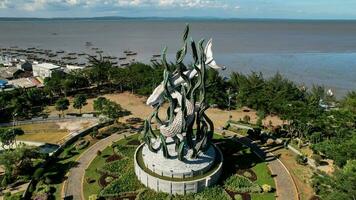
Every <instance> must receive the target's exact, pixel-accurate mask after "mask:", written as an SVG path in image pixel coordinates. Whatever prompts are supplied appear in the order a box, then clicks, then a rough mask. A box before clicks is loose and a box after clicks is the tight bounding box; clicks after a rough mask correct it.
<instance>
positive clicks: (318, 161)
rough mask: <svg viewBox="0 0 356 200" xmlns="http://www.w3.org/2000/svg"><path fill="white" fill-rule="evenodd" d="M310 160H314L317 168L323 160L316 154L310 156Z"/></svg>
mask: <svg viewBox="0 0 356 200" xmlns="http://www.w3.org/2000/svg"><path fill="white" fill-rule="evenodd" d="M312 159H314V161H315V164H316V165H317V166H319V165H320V164H321V161H322V159H323V158H322V157H321V156H320V155H318V154H313V155H312Z"/></svg>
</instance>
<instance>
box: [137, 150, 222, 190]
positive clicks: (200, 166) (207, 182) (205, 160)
mask: <svg viewBox="0 0 356 200" xmlns="http://www.w3.org/2000/svg"><path fill="white" fill-rule="evenodd" d="M172 146H174V145H172ZM171 148H172V147H169V152H170V153H172V154H171V156H172V157H171V158H169V159H167V158H164V157H163V154H162V152H161V151H158V152H157V153H154V152H151V151H150V150H149V149H148V147H147V146H146V145H145V144H141V145H140V146H139V147H138V148H137V150H136V152H135V157H134V159H135V173H136V176H137V177H138V179H139V180H140V181H141V182H142V183H143V184H144V185H145V186H147V187H149V188H151V189H153V190H155V191H159V192H165V193H169V194H180V195H183V194H186V193H196V192H200V191H202V190H203V189H204V188H206V187H209V186H211V185H214V184H215V183H216V182H217V181H218V179H219V177H220V175H221V171H222V163H223V155H222V153H221V151H220V150H219V149H218V147H216V146H215V145H212V146H211V147H210V148H209V149H208V150H207V151H206V152H205V153H202V154H201V155H199V156H198V158H197V159H190V158H189V159H188V157H189V156H186V159H185V160H184V161H179V160H178V159H177V157H176V156H177V155H175V154H174V153H173V152H174V149H171Z"/></svg>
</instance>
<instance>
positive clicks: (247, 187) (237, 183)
mask: <svg viewBox="0 0 356 200" xmlns="http://www.w3.org/2000/svg"><path fill="white" fill-rule="evenodd" d="M225 188H226V189H228V190H231V191H233V192H240V193H245V192H261V187H260V186H259V185H258V184H257V183H254V182H252V181H250V180H249V179H248V178H246V177H243V176H240V175H234V176H230V177H229V178H228V179H227V180H226V181H225Z"/></svg>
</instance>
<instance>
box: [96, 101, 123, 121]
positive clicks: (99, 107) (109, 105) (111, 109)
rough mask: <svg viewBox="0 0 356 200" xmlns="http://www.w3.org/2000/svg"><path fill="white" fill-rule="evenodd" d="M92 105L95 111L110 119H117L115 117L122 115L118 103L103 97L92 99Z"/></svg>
mask: <svg viewBox="0 0 356 200" xmlns="http://www.w3.org/2000/svg"><path fill="white" fill-rule="evenodd" d="M93 107H94V110H95V111H96V112H98V113H100V114H101V115H104V116H106V117H108V118H110V119H114V120H115V122H116V121H117V120H118V119H117V118H119V117H121V116H122V115H123V109H122V107H121V106H120V104H117V103H116V102H113V101H110V100H108V99H106V98H105V97H99V98H97V99H96V100H94V104H93Z"/></svg>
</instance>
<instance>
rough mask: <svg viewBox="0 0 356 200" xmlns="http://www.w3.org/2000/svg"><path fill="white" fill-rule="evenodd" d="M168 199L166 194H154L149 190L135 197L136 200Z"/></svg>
mask: <svg viewBox="0 0 356 200" xmlns="http://www.w3.org/2000/svg"><path fill="white" fill-rule="evenodd" d="M168 197H169V195H168V194H166V193H162V192H155V191H153V190H151V189H145V190H142V191H141V192H140V193H139V194H138V195H137V197H136V200H146V199H154V200H167V198H168Z"/></svg>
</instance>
